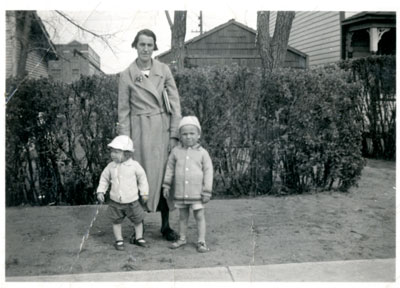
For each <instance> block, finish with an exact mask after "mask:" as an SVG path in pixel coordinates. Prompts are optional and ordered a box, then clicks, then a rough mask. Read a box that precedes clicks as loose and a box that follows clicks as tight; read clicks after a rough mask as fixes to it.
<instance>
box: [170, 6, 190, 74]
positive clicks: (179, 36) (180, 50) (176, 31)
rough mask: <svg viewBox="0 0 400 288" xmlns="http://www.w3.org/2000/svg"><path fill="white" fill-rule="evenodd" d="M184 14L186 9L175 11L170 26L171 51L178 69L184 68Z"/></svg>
mask: <svg viewBox="0 0 400 288" xmlns="http://www.w3.org/2000/svg"><path fill="white" fill-rule="evenodd" d="M186 15H187V11H175V12H174V23H173V25H172V26H171V53H172V57H173V58H174V62H175V66H176V68H177V69H178V71H180V70H182V69H183V68H184V63H185V55H186V51H185V36H186ZM167 17H168V16H167ZM170 25H171V23H170Z"/></svg>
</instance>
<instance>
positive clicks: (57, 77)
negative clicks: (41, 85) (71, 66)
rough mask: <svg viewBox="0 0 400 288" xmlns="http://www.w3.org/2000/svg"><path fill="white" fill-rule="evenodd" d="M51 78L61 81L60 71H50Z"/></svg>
mask: <svg viewBox="0 0 400 288" xmlns="http://www.w3.org/2000/svg"><path fill="white" fill-rule="evenodd" d="M51 76H52V77H53V78H54V79H55V80H59V79H61V69H51Z"/></svg>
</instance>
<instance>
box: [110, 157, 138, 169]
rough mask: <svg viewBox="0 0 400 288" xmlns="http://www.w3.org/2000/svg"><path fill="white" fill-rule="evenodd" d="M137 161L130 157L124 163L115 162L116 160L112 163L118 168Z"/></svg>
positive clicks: (131, 164)
mask: <svg viewBox="0 0 400 288" xmlns="http://www.w3.org/2000/svg"><path fill="white" fill-rule="evenodd" d="M134 164H135V162H134V161H133V159H132V158H129V159H128V160H126V161H124V162H122V163H115V162H114V161H113V162H111V165H112V167H113V168H116V167H118V166H133V165H134Z"/></svg>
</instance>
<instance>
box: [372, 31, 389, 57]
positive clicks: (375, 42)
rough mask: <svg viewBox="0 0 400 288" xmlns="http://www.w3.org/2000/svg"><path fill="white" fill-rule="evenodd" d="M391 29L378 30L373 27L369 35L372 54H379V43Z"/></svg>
mask: <svg viewBox="0 0 400 288" xmlns="http://www.w3.org/2000/svg"><path fill="white" fill-rule="evenodd" d="M389 30H390V28H376V27H371V28H369V30H368V33H369V51H370V52H371V53H372V54H376V53H377V52H378V43H379V40H381V38H382V35H383V34H384V33H385V32H387V31H389Z"/></svg>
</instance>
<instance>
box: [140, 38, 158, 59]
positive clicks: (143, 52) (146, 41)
mask: <svg viewBox="0 0 400 288" xmlns="http://www.w3.org/2000/svg"><path fill="white" fill-rule="evenodd" d="M136 50H137V53H138V57H139V59H140V60H141V61H142V62H148V61H150V59H151V55H152V54H153V51H154V39H153V38H152V37H150V36H146V35H140V36H139V40H138V42H137V45H136Z"/></svg>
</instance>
